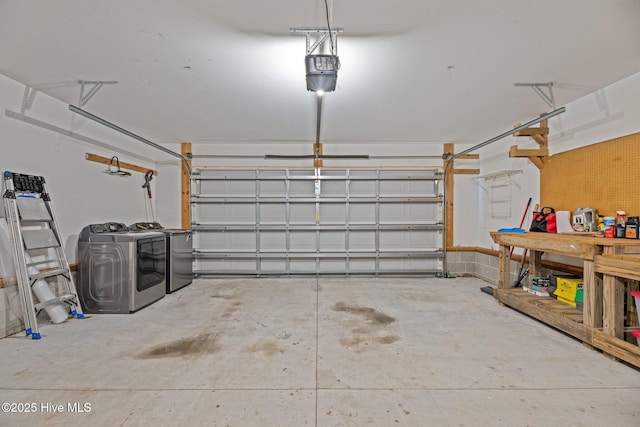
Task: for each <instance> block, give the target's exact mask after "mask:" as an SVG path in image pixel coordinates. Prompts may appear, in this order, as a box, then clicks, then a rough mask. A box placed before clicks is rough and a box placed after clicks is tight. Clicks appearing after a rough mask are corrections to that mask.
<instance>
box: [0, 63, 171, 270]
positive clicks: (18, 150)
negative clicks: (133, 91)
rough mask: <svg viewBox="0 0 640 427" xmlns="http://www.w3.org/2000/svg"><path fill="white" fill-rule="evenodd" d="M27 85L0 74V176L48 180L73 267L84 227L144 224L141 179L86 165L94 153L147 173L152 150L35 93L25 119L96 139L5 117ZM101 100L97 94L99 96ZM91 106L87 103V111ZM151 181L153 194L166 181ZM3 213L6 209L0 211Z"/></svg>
mask: <svg viewBox="0 0 640 427" xmlns="http://www.w3.org/2000/svg"><path fill="white" fill-rule="evenodd" d="M24 88H25V86H24V85H22V84H20V83H18V82H16V81H14V80H11V79H9V78H7V77H4V76H1V75H0V100H1V101H0V107H1V108H0V171H6V170H9V171H12V172H18V173H25V174H30V175H40V176H43V177H44V178H45V179H46V183H47V187H48V190H49V193H50V195H51V198H52V206H53V209H54V214H55V215H56V218H57V220H58V225H59V228H60V230H61V232H62V237H63V245H64V247H65V253H66V254H67V257H68V259H69V262H70V263H75V260H76V248H77V239H78V234H79V232H80V230H81V229H82V227H83V226H85V225H87V224H91V223H100V222H106V221H116V222H123V223H125V224H127V225H129V224H131V223H133V222H137V221H145V220H146V214H145V200H144V198H143V197H144V196H143V189H142V188H141V186H142V184H143V183H144V176H143V175H142V174H140V173H137V172H132V176H131V177H128V178H121V177H117V176H109V175H106V174H104V173H101V172H102V171H104V170H106V165H103V164H100V163H95V162H90V161H87V160H85V153H94V154H98V155H101V156H104V157H109V158H111V157H112V156H114V155H115V156H118V158H119V159H120V160H121V161H124V162H127V163H133V164H137V165H140V166H142V167H145V168H150V169H156V164H155V162H154V161H152V160H150V159H153V158H154V156H156V155H157V154H156V153H155V151H152V149H151V148H150V147H148V146H146V145H144V144H142V143H140V142H138V141H133V140H131V139H130V138H127V137H125V136H123V135H120V134H118V133H116V132H115V131H112V130H110V129H108V128H106V127H104V126H101V125H98V124H96V123H93V122H91V121H89V120H88V119H85V118H84V117H81V116H79V115H77V114H75V113H72V112H71V111H69V110H68V106H67V105H66V104H64V103H62V102H60V101H58V100H55V99H53V98H50V97H48V96H46V95H44V94H42V93H37V94H36V97H35V99H34V102H33V105H32V107H31V109H30V110H27V111H26V112H25V115H27V116H29V117H31V118H35V119H37V120H40V121H42V122H46V123H48V124H50V125H54V126H56V127H59V128H62V129H64V130H66V131H71V132H75V133H78V134H81V135H84V136H87V137H90V138H93V139H95V140H96V142H94V143H88V142H84V141H79V140H78V139H75V138H71V137H69V136H64V135H61V134H60V133H57V132H54V131H51V130H47V129H43V128H42V127H38V126H35V125H32V124H29V123H25V122H24V121H21V120H16V119H13V118H9V117H7V116H6V114H5V110H7V109H8V110H11V111H14V112H18V113H19V112H20V111H21V105H22V99H23V93H24ZM97 96H99V94H98V95H97ZM90 108H91V104H90V103H89V104H87V109H88V110H90ZM165 179H166V178H164V177H163V176H162V174H160V175H159V176H158V177H156V178H155V179H154V180H153V181H152V190H153V192H154V193H155V191H156V189H157V188H158V186H159V185H162V182H163V180H165ZM0 211H1V212H4V209H0Z"/></svg>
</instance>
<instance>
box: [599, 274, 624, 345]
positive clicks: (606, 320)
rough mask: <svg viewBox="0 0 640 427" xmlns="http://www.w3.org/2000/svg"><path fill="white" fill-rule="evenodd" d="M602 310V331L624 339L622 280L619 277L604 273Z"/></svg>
mask: <svg viewBox="0 0 640 427" xmlns="http://www.w3.org/2000/svg"><path fill="white" fill-rule="evenodd" d="M602 310H603V313H602V323H603V324H602V329H603V331H604V333H605V334H607V335H609V336H612V337H616V338H620V339H624V282H623V281H622V280H621V279H620V278H619V277H616V276H610V275H608V274H605V275H604V279H603V289H602Z"/></svg>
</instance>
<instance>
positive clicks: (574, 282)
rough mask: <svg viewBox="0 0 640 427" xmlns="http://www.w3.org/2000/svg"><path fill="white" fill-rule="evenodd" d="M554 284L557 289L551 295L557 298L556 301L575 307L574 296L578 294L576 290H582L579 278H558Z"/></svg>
mask: <svg viewBox="0 0 640 427" xmlns="http://www.w3.org/2000/svg"><path fill="white" fill-rule="evenodd" d="M556 284H557V286H558V287H557V288H556V290H555V291H554V292H553V294H554V295H555V296H557V297H558V301H561V302H564V303H566V304H569V305H571V306H573V307H575V306H576V303H575V301H576V295H577V294H578V289H582V284H583V280H582V279H581V278H579V279H572V278H567V277H558V278H557V279H556Z"/></svg>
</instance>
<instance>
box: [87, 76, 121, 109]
mask: <svg viewBox="0 0 640 427" xmlns="http://www.w3.org/2000/svg"><path fill="white" fill-rule="evenodd" d="M117 83H118V82H117V81H114V80H96V81H89V80H78V84H79V85H80V98H79V100H78V103H79V104H80V106H81V107H84V106H85V105H86V104H87V102H89V100H90V99H91V98H92V97H93V95H95V94H96V93H98V91H99V90H100V89H101V88H102V86H103V85H114V84H117ZM86 85H93V86H91V89H89V91H88V92H87V93H86V94H85V93H84V89H85V86H86Z"/></svg>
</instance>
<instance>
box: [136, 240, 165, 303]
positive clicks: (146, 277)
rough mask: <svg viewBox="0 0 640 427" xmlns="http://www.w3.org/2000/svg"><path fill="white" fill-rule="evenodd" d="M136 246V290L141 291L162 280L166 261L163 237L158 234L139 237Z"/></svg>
mask: <svg viewBox="0 0 640 427" xmlns="http://www.w3.org/2000/svg"><path fill="white" fill-rule="evenodd" d="M137 247H138V271H137V275H138V280H136V288H137V290H138V292H141V291H144V290H145V289H149V288H151V287H152V286H155V285H157V284H159V283H162V282H164V278H165V263H166V248H165V238H164V236H160V237H151V238H147V239H139V240H138V241H137Z"/></svg>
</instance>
